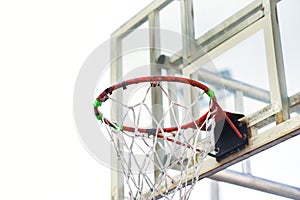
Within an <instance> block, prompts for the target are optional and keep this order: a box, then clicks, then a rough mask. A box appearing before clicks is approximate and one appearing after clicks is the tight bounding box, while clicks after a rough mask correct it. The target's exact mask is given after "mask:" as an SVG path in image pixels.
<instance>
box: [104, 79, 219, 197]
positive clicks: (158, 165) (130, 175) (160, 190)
mask: <svg viewBox="0 0 300 200" xmlns="http://www.w3.org/2000/svg"><path fill="white" fill-rule="evenodd" d="M152 88H153V86H149V88H148V89H147V90H146V92H145V93H144V94H143V95H144V97H143V99H142V101H141V102H138V103H136V104H134V105H131V106H129V105H125V104H123V103H122V102H118V101H117V100H116V99H113V98H111V97H109V98H108V99H109V100H110V101H112V102H114V103H116V104H118V105H120V106H122V107H123V111H124V112H123V117H122V121H120V122H117V123H113V124H109V125H108V124H106V123H104V124H105V127H106V130H107V132H108V133H109V136H110V139H111V141H112V144H113V147H114V149H115V152H116V155H117V159H118V160H119V161H120V163H121V167H122V169H121V170H122V172H123V174H124V180H125V182H126V184H127V187H126V190H125V197H126V198H127V199H131V200H137V199H141V200H143V199H188V198H189V196H190V193H191V191H192V189H193V188H194V186H195V184H196V182H197V175H198V174H199V171H200V169H201V164H202V162H203V160H204V158H205V157H206V156H207V155H208V153H209V152H211V150H212V148H213V146H214V138H213V137H214V133H213V131H214V127H215V116H214V111H210V108H209V104H208V106H206V107H207V108H206V110H207V111H208V113H207V115H205V117H204V120H203V121H202V122H201V123H199V117H195V118H194V117H193V114H192V108H193V106H194V105H195V104H196V103H199V100H200V98H201V97H202V96H203V94H204V93H203V92H202V93H201V94H199V95H198V96H197V98H195V99H194V101H193V102H192V103H191V104H190V105H181V104H179V103H177V102H176V101H175V100H173V99H172V98H171V95H169V94H168V92H166V90H165V89H164V87H162V86H161V85H158V86H156V90H157V89H160V90H161V94H162V95H164V96H165V97H167V98H165V99H167V101H168V107H167V108H166V109H165V110H164V111H163V116H162V118H161V119H157V117H156V116H154V114H153V113H152V112H153V110H152V109H151V106H149V105H147V103H148V102H147V101H146V99H147V96H149V93H151V92H150V91H151V89H152ZM178 109H181V110H182V111H183V112H182V113H184V114H183V115H182V116H181V119H179V117H178V116H176V113H177V112H178ZM142 111H143V112H142ZM145 113H147V116H150V118H151V119H150V120H151V121H152V125H153V127H154V128H151V129H142V127H143V126H142V125H141V124H142V121H143V118H145ZM166 116H171V117H172V120H173V122H174V123H175V127H177V130H176V129H174V130H172V131H170V130H171V129H166V127H163V126H164V124H163V122H164V120H165V118H166ZM128 118H131V120H130V121H131V122H132V124H131V126H130V127H131V128H130V130H128V128H125V126H126V125H127V124H126V123H125V121H126V119H128ZM148 120H149V119H148ZM187 120H188V121H189V122H191V124H192V126H191V127H184V125H185V123H186V121H187Z"/></svg>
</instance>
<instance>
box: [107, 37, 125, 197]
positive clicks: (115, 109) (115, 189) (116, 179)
mask: <svg viewBox="0 0 300 200" xmlns="http://www.w3.org/2000/svg"><path fill="white" fill-rule="evenodd" d="M121 53H122V46H121V42H120V40H119V38H115V37H112V38H111V61H112V62H111V66H110V69H111V71H110V78H111V82H112V83H116V82H118V81H119V78H120V77H121V76H122V73H123V70H122V62H121V59H120V57H119V56H120V55H121ZM116 95H117V98H118V100H119V101H122V95H121V94H120V93H119V92H118V91H117V93H116ZM111 110H112V111H111V116H113V117H115V118H116V120H117V121H121V120H122V118H121V116H123V115H122V112H123V110H122V107H120V106H112V109H111ZM116 113H119V115H117V116H116ZM114 115H115V116H114ZM120 150H122V147H120ZM111 166H112V170H111V199H112V200H123V199H124V178H123V173H122V172H121V166H122V164H121V163H120V160H118V159H117V155H116V152H115V150H114V148H111Z"/></svg>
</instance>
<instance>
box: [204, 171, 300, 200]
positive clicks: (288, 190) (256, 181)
mask: <svg viewBox="0 0 300 200" xmlns="http://www.w3.org/2000/svg"><path fill="white" fill-rule="evenodd" d="M210 179H212V180H216V181H222V182H226V183H230V184H234V185H238V186H242V187H246V188H250V189H254V190H258V191H262V192H266V193H270V194H274V195H278V196H282V197H286V198H290V199H300V188H297V187H293V186H290V185H286V184H282V183H278V182H274V181H271V180H267V179H263V178H260V177H255V176H252V175H247V174H243V173H240V172H235V171H231V170H224V171H221V172H218V173H216V174H214V175H212V176H210Z"/></svg>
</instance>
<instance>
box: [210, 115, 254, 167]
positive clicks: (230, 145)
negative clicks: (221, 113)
mask: <svg viewBox="0 0 300 200" xmlns="http://www.w3.org/2000/svg"><path fill="white" fill-rule="evenodd" d="M226 114H227V116H228V117H229V119H230V120H231V121H232V123H233V124H234V125H235V127H236V128H237V129H238V130H239V132H240V133H241V134H242V135H243V138H239V137H238V136H237V134H236V133H235V132H234V130H233V129H232V127H231V126H230V125H229V123H228V122H227V121H226V120H225V119H224V120H220V121H218V122H217V123H216V126H215V131H214V137H215V152H216V155H215V157H216V160H217V162H220V161H221V160H223V159H225V158H227V157H228V156H230V155H232V154H234V153H236V152H238V151H240V150H242V149H244V148H245V147H246V145H247V144H248V131H247V126H246V124H245V123H243V122H240V121H238V120H239V119H240V118H242V117H244V115H241V114H235V113H229V112H226Z"/></svg>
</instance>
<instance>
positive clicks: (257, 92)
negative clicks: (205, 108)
mask: <svg viewBox="0 0 300 200" xmlns="http://www.w3.org/2000/svg"><path fill="white" fill-rule="evenodd" d="M198 73H199V76H198V78H199V80H201V81H204V82H205V83H209V84H214V86H217V87H224V88H225V89H226V90H229V91H232V92H235V91H242V92H243V95H244V96H247V97H250V98H252V99H255V100H258V101H262V102H265V103H270V93H269V91H267V90H264V89H261V88H258V87H255V86H252V85H250V84H247V83H244V82H241V81H238V80H235V79H232V78H228V77H220V76H219V75H218V74H216V73H212V72H209V71H207V70H204V69H199V70H198Z"/></svg>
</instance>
